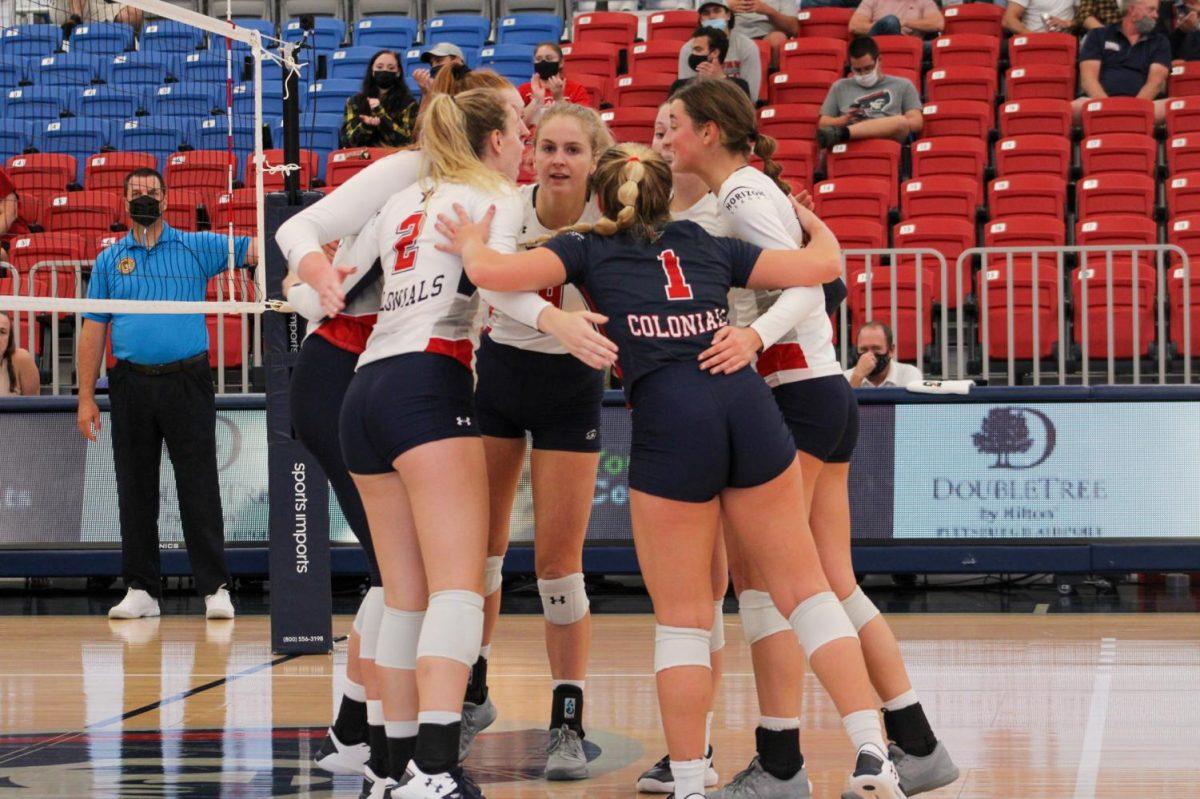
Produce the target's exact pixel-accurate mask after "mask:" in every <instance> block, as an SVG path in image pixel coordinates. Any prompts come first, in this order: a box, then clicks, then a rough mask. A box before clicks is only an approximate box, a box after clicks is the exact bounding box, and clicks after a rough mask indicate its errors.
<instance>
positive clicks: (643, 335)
mask: <svg viewBox="0 0 1200 799" xmlns="http://www.w3.org/2000/svg"><path fill="white" fill-rule="evenodd" d="M544 246H545V247H547V248H549V249H550V251H551V252H553V253H554V254H555V255H557V256H558V257H559V259H561V260H562V262H563V266H564V267H566V270H567V281H568V282H569V283H573V284H575V285H576V286H578V287H579V288H580V289H581V290H582V291H583V294H584V297H585V298H586V299H587V301H588V304H589V305H591V306H592V307H593V308H594V309H595V310H597V311H599V312H600V313H602V314H604V315H605V316H607V317H608V320H609V321H608V325H607V328H606V331H605V332H606V333H607V334H608V336H609V338H611V339H612V340H613V341H614V342H616V344H617V347H618V348H619V349H620V355H619V362H620V366H621V377H622V379H623V380H624V383H625V391H626V396H627V397H628V396H630V395H631V394H632V390H633V386H634V384H635V383H636V382H637V380H638V378H641V377H644V376H646V375H647V374H649V373H651V372H653V371H654V370H656V369H658V368H660V367H663V366H667V365H669V364H672V363H678V362H680V361H696V356H698V355H699V354H700V353H701V352H703V351H704V350H706V349H708V347H709V346H710V345H711V344H712V338H713V334H714V333H715V332H716V331H717V330H719V329H720V328H722V327H724V326H725V325H727V324H729V306H728V300H727V295H728V293H729V288H730V286H736V287H744V286H745V285H746V281H747V280H749V279H750V272H751V271H753V269H754V264H755V263H756V262H757V261H758V257H759V255H760V254H761V253H762V249H761V248H759V247H756V246H754V245H753V244H747V243H746V242H744V241H740V240H738V239H728V238H717V237H714V236H710V235H708V233H706V232H704V229H703V228H701V227H700V226H699V225H697V224H696V223H695V222H671V223H670V224H668V225H667V226H666V228H665V229H664V230H663V234H662V236H661V237H660V238H659V239H658V241H656V242H654V243H649V242H646V241H643V240H640V239H636V238H634V237H633V236H632V235H630V234H628V233H618V234H616V235H615V236H601V235H599V234H596V233H588V234H586V235H584V234H579V233H563V234H561V235H558V236H555V237H554V238H553V239H551V240H550V241H548V242H546V244H545V245H544ZM697 368H699V367H697Z"/></svg>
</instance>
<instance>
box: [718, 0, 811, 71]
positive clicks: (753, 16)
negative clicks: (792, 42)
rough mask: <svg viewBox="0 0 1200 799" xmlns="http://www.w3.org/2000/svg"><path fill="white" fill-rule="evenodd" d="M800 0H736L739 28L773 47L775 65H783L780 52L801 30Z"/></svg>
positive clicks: (744, 33)
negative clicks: (797, 11) (798, 11)
mask: <svg viewBox="0 0 1200 799" xmlns="http://www.w3.org/2000/svg"><path fill="white" fill-rule="evenodd" d="M799 5H800V4H799V3H798V2H797V0H733V9H732V10H733V11H735V12H737V14H738V31H739V32H740V33H741V34H742V35H743V36H748V37H750V38H751V39H762V40H763V41H764V42H766V43H767V44H768V45H770V46H771V66H772V68H777V67H778V66H779V54H780V52H781V51H782V50H783V44H784V42H786V41H787V40H788V39H790V38H792V37H793V36H796V35H797V34H799V33H800V18H799V17H798V16H797V15H796V9H797V7H798V6H799Z"/></svg>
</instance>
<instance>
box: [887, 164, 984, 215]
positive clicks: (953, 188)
mask: <svg viewBox="0 0 1200 799" xmlns="http://www.w3.org/2000/svg"><path fill="white" fill-rule="evenodd" d="M978 207H979V181H977V180H974V179H973V178H965V177H962V176H961V175H930V176H929V177H924V178H915V179H913V180H910V181H908V182H907V183H905V184H904V186H903V187H902V188H901V189H900V216H901V218H903V219H904V220H906V221H907V220H913V219H920V218H922V217H926V216H933V217H942V218H945V217H955V218H958V219H969V220H974V219H975V212H976V209H977V208H978Z"/></svg>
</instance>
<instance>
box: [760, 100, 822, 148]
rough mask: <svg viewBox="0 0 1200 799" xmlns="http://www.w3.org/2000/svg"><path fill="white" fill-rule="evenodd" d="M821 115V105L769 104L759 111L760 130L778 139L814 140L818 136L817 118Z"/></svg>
mask: <svg viewBox="0 0 1200 799" xmlns="http://www.w3.org/2000/svg"><path fill="white" fill-rule="evenodd" d="M820 116H821V106H819V105H805V104H801V103H783V104H781V105H769V106H767V107H766V108H763V109H760V110H759V112H758V132H759V133H764V134H766V135H767V136H771V137H773V138H776V139H804V140H807V141H812V140H814V139H816V137H817V119H818V118H819V117H820Z"/></svg>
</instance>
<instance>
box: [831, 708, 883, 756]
mask: <svg viewBox="0 0 1200 799" xmlns="http://www.w3.org/2000/svg"><path fill="white" fill-rule="evenodd" d="M842 726H843V727H845V728H846V734H847V735H849V736H850V740H851V741H852V742H853V743H854V748H855V749H856V750H857V749H862V748H863V747H864V746H866V745H867V744H875V746H878V747H879V751H880V752H884V753H886V752H887V747H885V746H884V745H883V728H882V727H880V725H879V711H877V710H859V711H857V712H854V713H850V714H849V715H846V716H842Z"/></svg>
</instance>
